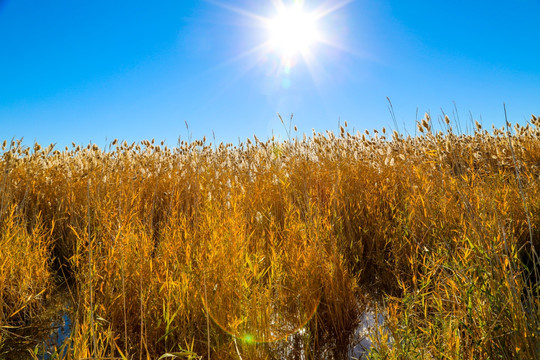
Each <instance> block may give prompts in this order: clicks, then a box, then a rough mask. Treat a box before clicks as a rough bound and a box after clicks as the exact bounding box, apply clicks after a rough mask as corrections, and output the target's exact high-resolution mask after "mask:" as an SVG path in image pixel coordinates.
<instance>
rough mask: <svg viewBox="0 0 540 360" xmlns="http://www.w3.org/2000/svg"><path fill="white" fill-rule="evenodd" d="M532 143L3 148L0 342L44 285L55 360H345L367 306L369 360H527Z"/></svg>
mask: <svg viewBox="0 0 540 360" xmlns="http://www.w3.org/2000/svg"><path fill="white" fill-rule="evenodd" d="M539 125H540V122H539V121H538V120H537V119H536V118H535V117H533V119H532V120H531V123H530V124H527V126H525V127H520V126H517V125H516V127H514V134H513V135H512V136H511V138H510V139H511V142H509V137H508V136H507V134H506V132H505V131H503V130H497V129H494V130H493V131H491V132H489V133H488V132H487V131H485V130H482V129H481V126H480V125H477V128H476V131H475V133H474V134H473V135H458V134H455V133H454V132H453V131H452V130H451V128H450V125H448V129H447V130H446V131H445V132H437V133H436V132H433V131H432V129H431V127H432V124H431V119H430V118H429V116H426V118H425V119H423V121H422V122H420V123H419V125H418V126H419V130H420V132H421V133H422V135H421V136H419V137H405V136H403V135H400V134H397V133H393V134H392V135H391V136H390V135H388V134H386V132H385V131H384V130H383V132H381V133H379V132H375V133H374V134H373V135H369V134H368V135H367V136H366V135H362V134H354V135H353V134H350V133H349V132H348V131H347V129H345V128H341V129H340V135H339V136H336V135H334V134H333V133H331V132H328V133H326V134H315V133H314V134H313V135H312V136H311V137H310V138H306V137H305V136H304V138H303V139H296V138H291V139H289V140H288V141H275V140H273V139H271V140H268V141H265V142H261V141H259V140H258V139H257V138H254V139H253V140H248V141H247V142H246V143H242V144H239V145H238V146H236V147H235V146H232V145H230V144H219V145H215V146H212V145H211V144H207V143H206V142H205V141H194V142H191V143H186V142H181V143H180V144H179V145H178V147H176V148H173V149H170V148H167V147H165V146H163V144H161V145H156V144H154V141H143V142H141V143H140V144H130V145H129V144H126V143H125V142H124V143H119V142H117V141H116V140H115V141H114V142H113V143H112V144H111V145H110V146H109V148H108V149H100V148H98V147H97V146H95V145H89V146H88V147H86V148H80V147H79V146H76V145H74V146H73V148H71V149H68V148H66V149H65V150H64V151H53V147H52V146H50V147H48V148H46V149H42V148H41V147H40V146H39V145H37V144H36V145H35V146H34V148H33V149H30V148H25V147H24V146H21V145H20V143H17V142H12V144H11V146H10V147H9V148H8V149H5V147H4V153H3V155H2V160H1V162H0V167H1V170H2V176H3V177H2V184H1V186H2V194H1V195H2V203H1V213H0V216H1V221H0V225H1V231H2V238H1V242H2V246H0V255H1V256H0V259H2V260H1V261H2V262H1V263H0V266H1V271H0V291H1V293H0V301H1V304H2V308H1V309H2V311H1V313H0V316H1V317H0V322H1V323H0V326H2V328H1V332H0V334H2V335H1V336H3V337H5V338H8V337H9V333H8V329H9V328H8V327H7V326H16V325H20V324H21V323H24V322H25V321H26V322H28V321H30V318H31V317H32V316H33V315H34V314H36V313H37V312H39V311H40V310H41V309H42V307H43V306H44V305H45V303H46V301H45V300H44V297H46V295H47V294H48V293H50V292H52V291H53V289H54V286H53V276H54V274H55V273H56V274H57V276H58V275H59V274H65V275H64V276H65V277H68V278H69V279H70V280H71V281H73V283H74V291H73V292H74V297H75V299H76V302H75V305H74V306H73V309H72V310H73V324H72V334H71V337H70V338H69V339H68V340H67V341H66V343H65V344H64V347H65V348H66V349H67V351H65V352H64V351H59V352H58V353H56V354H55V355H54V356H53V357H56V358H68V359H82V358H96V359H98V358H99V359H103V358H106V357H109V358H115V357H116V358H119V357H125V358H128V359H132V358H133V359H138V358H145V359H146V358H152V359H154V358H157V357H159V356H161V355H163V354H167V353H169V354H176V356H178V357H180V358H190V357H191V358H198V357H201V358H219V359H228V358H230V359H238V358H240V357H241V358H243V359H264V358H276V357H278V358H279V356H280V355H276V354H277V353H276V349H281V351H282V353H281V354H282V355H281V356H285V355H283V354H288V355H287V356H288V357H292V356H293V355H292V354H290V353H287V352H286V351H290V349H289V350H287V346H286V345H280V344H286V343H285V341H286V340H287V339H289V340H290V339H291V337H290V335H292V334H294V333H298V331H299V330H301V331H300V332H299V333H298V334H300V335H297V337H296V338H295V339H296V340H294V341H297V342H298V341H299V342H301V343H302V345H301V346H300V348H302V349H303V350H302V351H303V353H304V355H305V356H306V357H307V358H318V357H321V356H324V357H332V356H333V357H336V358H339V357H340V356H343V351H340V349H341V350H343V348H345V347H346V344H347V342H348V340H349V338H350V336H351V335H352V333H353V332H354V329H355V328H356V326H357V325H358V319H359V314H360V313H361V312H362V311H363V310H364V307H365V306H366V305H367V303H368V302H377V303H378V304H379V305H381V304H382V305H383V306H382V307H381V308H382V309H384V310H383V312H384V314H385V323H384V327H385V328H384V329H382V330H381V331H379V332H378V334H379V335H374V338H373V340H374V344H375V346H374V348H373V350H372V354H371V355H372V357H373V358H377V357H381V358H396V359H397V358H415V357H416V358H437V359H439V358H449V359H472V358H474V359H492V358H506V359H514V358H522V359H534V358H538V357H539V352H540V349H539V348H538V345H537V343H539V341H538V336H539V331H540V329H539V326H540V321H539V308H540V306H539V305H540V303H539V298H538V288H537V286H538V268H537V267H538V258H537V257H536V255H535V249H538V247H539V246H540V244H539V242H540V240H539V239H540V235H539V226H540V212H539V210H540V194H539V192H540V184H539V182H540V178H539V173H540V169H539V167H540V141H539V140H540V129H539ZM293 135H294V134H293ZM517 176H519V180H520V182H521V186H518V183H517V179H516V177H517ZM529 229H530V230H531V231H530V230H529ZM535 287H536V288H535ZM383 330H384V331H383ZM325 344H332V346H333V347H334V348H335V351H334V352H331V353H328V352H327V351H326V352H324V351H322V350H321V349H322V348H323V347H324V346H325ZM1 346H2V345H1V340H0V348H1ZM283 349H285V350H283ZM283 351H285V352H283ZM321 354H324V355H321ZM332 354H333V355H332ZM171 357H172V355H171Z"/></svg>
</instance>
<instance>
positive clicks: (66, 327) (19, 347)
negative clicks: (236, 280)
mask: <svg viewBox="0 0 540 360" xmlns="http://www.w3.org/2000/svg"><path fill="white" fill-rule="evenodd" d="M54 299H55V302H54V303H53V302H52V301H51V302H50V304H49V308H48V309H47V310H46V311H45V312H44V314H43V315H42V316H40V319H38V320H36V321H35V322H34V323H32V324H30V325H28V326H26V327H20V328H18V329H13V331H12V332H8V337H7V341H6V342H5V343H4V344H3V350H4V352H3V353H1V354H0V358H1V359H6V360H10V359H14V360H15V359H17V360H18V359H21V360H25V359H36V358H37V359H42V360H49V359H52V358H57V356H58V355H59V356H58V357H60V358H63V357H64V356H65V355H67V351H69V348H68V346H66V345H65V344H68V343H69V337H70V333H71V328H72V318H73V317H72V316H73V314H71V311H72V310H73V306H72V304H71V303H72V300H71V299H70V297H69V296H68V293H67V292H66V291H63V292H60V293H59V294H57V295H55V297H54ZM382 323H383V315H381V314H380V313H379V314H377V312H376V311H375V308H374V307H371V308H368V309H366V310H365V311H364V312H362V313H361V315H360V316H359V318H358V325H357V327H356V328H355V329H353V330H352V332H351V334H349V335H346V336H345V337H344V339H343V338H342V339H341V340H337V339H336V338H335V336H334V337H333V336H331V335H328V334H327V335H314V330H313V329H310V328H309V326H310V324H307V325H306V326H304V327H302V328H301V329H299V330H298V331H296V332H295V333H294V334H290V335H288V336H286V337H285V338H283V339H281V340H279V341H275V342H268V343H259V344H253V343H249V342H247V341H245V339H241V338H235V343H236V351H237V355H238V358H239V359H251V358H260V357H264V358H268V359H293V360H304V359H314V360H349V359H368V357H367V354H368V353H369V351H370V348H371V345H372V343H371V341H370V340H369V336H370V334H373V333H374V331H376V330H377V328H378V326H376V325H379V326H380V325H382ZM233 337H234V336H233ZM31 352H32V353H34V354H31ZM59 352H60V353H59Z"/></svg>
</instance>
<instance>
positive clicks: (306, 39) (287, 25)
mask: <svg viewBox="0 0 540 360" xmlns="http://www.w3.org/2000/svg"><path fill="white" fill-rule="evenodd" d="M267 29H268V34H269V46H270V47H271V49H273V50H275V51H277V52H279V53H280V54H281V56H282V58H284V59H290V58H294V57H296V56H298V55H302V56H304V57H305V56H306V55H307V54H308V53H309V51H310V48H311V46H312V45H314V44H315V43H316V42H317V41H319V39H320V33H319V30H318V28H317V17H316V16H315V15H314V14H310V13H307V12H305V11H304V9H303V6H302V5H301V4H299V3H296V4H295V5H293V6H291V7H288V8H287V7H281V8H280V9H278V13H277V15H276V16H275V17H274V18H272V19H269V20H268V22H267Z"/></svg>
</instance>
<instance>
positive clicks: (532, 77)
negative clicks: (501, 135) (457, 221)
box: [0, 0, 540, 147]
mask: <svg viewBox="0 0 540 360" xmlns="http://www.w3.org/2000/svg"><path fill="white" fill-rule="evenodd" d="M284 4H285V5H289V3H287V2H286V1H284ZM340 4H341V5H343V6H341V7H339V6H336V5H340ZM333 7H334V8H335V9H334V10H333V11H330V10H332V9H331V8H333ZM303 9H304V10H305V11H306V12H311V11H319V12H320V11H321V9H327V10H328V11H327V12H328V14H326V15H325V16H324V17H321V18H320V19H319V20H318V21H317V25H318V28H319V33H322V34H323V35H324V37H325V38H326V43H315V44H313V45H312V46H311V47H310V52H311V56H310V58H308V59H304V58H303V57H302V56H297V58H296V61H295V62H296V64H295V65H294V66H291V67H289V68H286V67H285V68H284V67H283V64H282V61H283V59H282V57H281V54H279V52H278V51H275V50H274V49H270V50H269V49H262V50H259V51H252V52H249V50H250V49H254V48H256V47H257V46H259V47H260V45H261V44H262V43H265V42H266V41H267V40H268V36H269V35H268V30H267V29H266V28H265V27H264V26H263V25H262V22H261V21H260V20H257V17H256V16H253V15H257V16H259V17H263V18H272V17H274V16H275V14H276V9H275V7H274V5H273V4H272V2H271V1H270V0H268V1H262V0H261V1H248V0H230V1H225V0H222V1H202V0H201V1H195V0H193V1H191V0H183V1H165V0H164V1H159V2H149V1H138V0H131V1H123V0H117V1H100V0H96V1H85V2H83V1H73V0H62V1H56V0H51V1H44V0H4V1H2V0H0V134H1V135H0V138H4V139H10V138H12V137H15V138H21V137H24V139H25V143H27V144H30V143H32V142H33V141H34V140H35V141H38V142H39V143H41V144H48V143H57V144H58V146H59V147H61V146H64V145H67V144H70V143H71V142H72V141H74V142H76V143H79V144H87V143H89V142H90V141H92V142H94V143H97V144H99V145H104V144H105V143H106V142H107V141H112V140H113V139H114V138H118V139H125V140H128V141H137V140H142V139H150V138H155V139H156V140H166V141H167V143H169V144H170V145H174V144H176V141H177V139H178V137H179V136H180V137H181V138H182V139H184V140H185V139H186V138H187V130H186V127H185V122H186V121H187V122H188V124H189V127H190V132H191V133H192V136H193V138H194V139H200V138H202V137H203V136H204V135H206V137H207V139H209V140H211V139H212V137H213V134H215V137H216V139H217V140H218V142H219V141H225V142H233V143H236V142H237V141H238V139H239V138H240V139H242V140H244V139H245V138H247V137H251V136H252V135H253V134H256V135H257V136H258V137H259V138H262V139H266V138H268V137H269V136H271V134H272V132H274V133H275V134H277V135H279V136H281V137H283V136H284V131H283V127H282V125H281V123H280V122H279V119H278V117H277V115H276V114H277V113H280V114H281V115H282V116H283V117H284V118H285V119H288V118H289V117H290V114H291V113H294V120H293V124H296V125H297V126H298V129H299V132H306V133H308V134H309V133H311V129H312V128H314V129H315V130H316V131H324V130H327V129H329V130H336V129H337V124H338V121H341V123H343V122H344V121H347V122H348V124H349V128H350V129H351V130H352V129H354V130H361V131H363V130H364V129H370V130H371V129H374V128H376V129H381V128H382V127H383V126H384V127H386V128H391V127H393V122H392V119H391V117H390V114H389V112H388V102H387V99H386V97H387V96H388V97H389V98H390V99H391V101H392V103H393V106H394V110H395V113H396V117H397V120H398V124H399V126H400V130H401V131H402V132H403V131H405V130H407V131H409V132H411V133H414V129H415V125H414V123H415V119H416V114H417V110H418V112H419V117H422V116H423V114H424V112H426V111H429V112H431V114H432V117H433V118H435V119H436V118H437V116H440V115H441V114H442V111H445V112H446V113H448V114H449V115H450V116H451V117H453V113H454V111H455V110H454V102H455V104H456V106H457V110H458V112H459V116H460V119H461V124H462V127H463V128H465V127H466V126H467V125H468V124H470V120H469V119H470V117H471V116H472V117H473V118H474V119H478V120H479V121H482V122H483V124H484V125H485V126H487V125H491V124H495V125H496V126H502V124H503V123H504V112H503V102H504V103H506V106H507V109H508V114H509V117H510V120H511V121H512V122H520V123H524V122H525V121H526V120H528V119H529V118H530V114H531V113H535V114H540V26H538V19H539V18H540V1H539V0H514V1H511V2H509V1H460V0H456V1H415V0H411V1H399V0H378V1H364V0H356V1H350V2H348V3H340V2H339V1H309V0H306V1H305V3H304V8H303Z"/></svg>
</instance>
